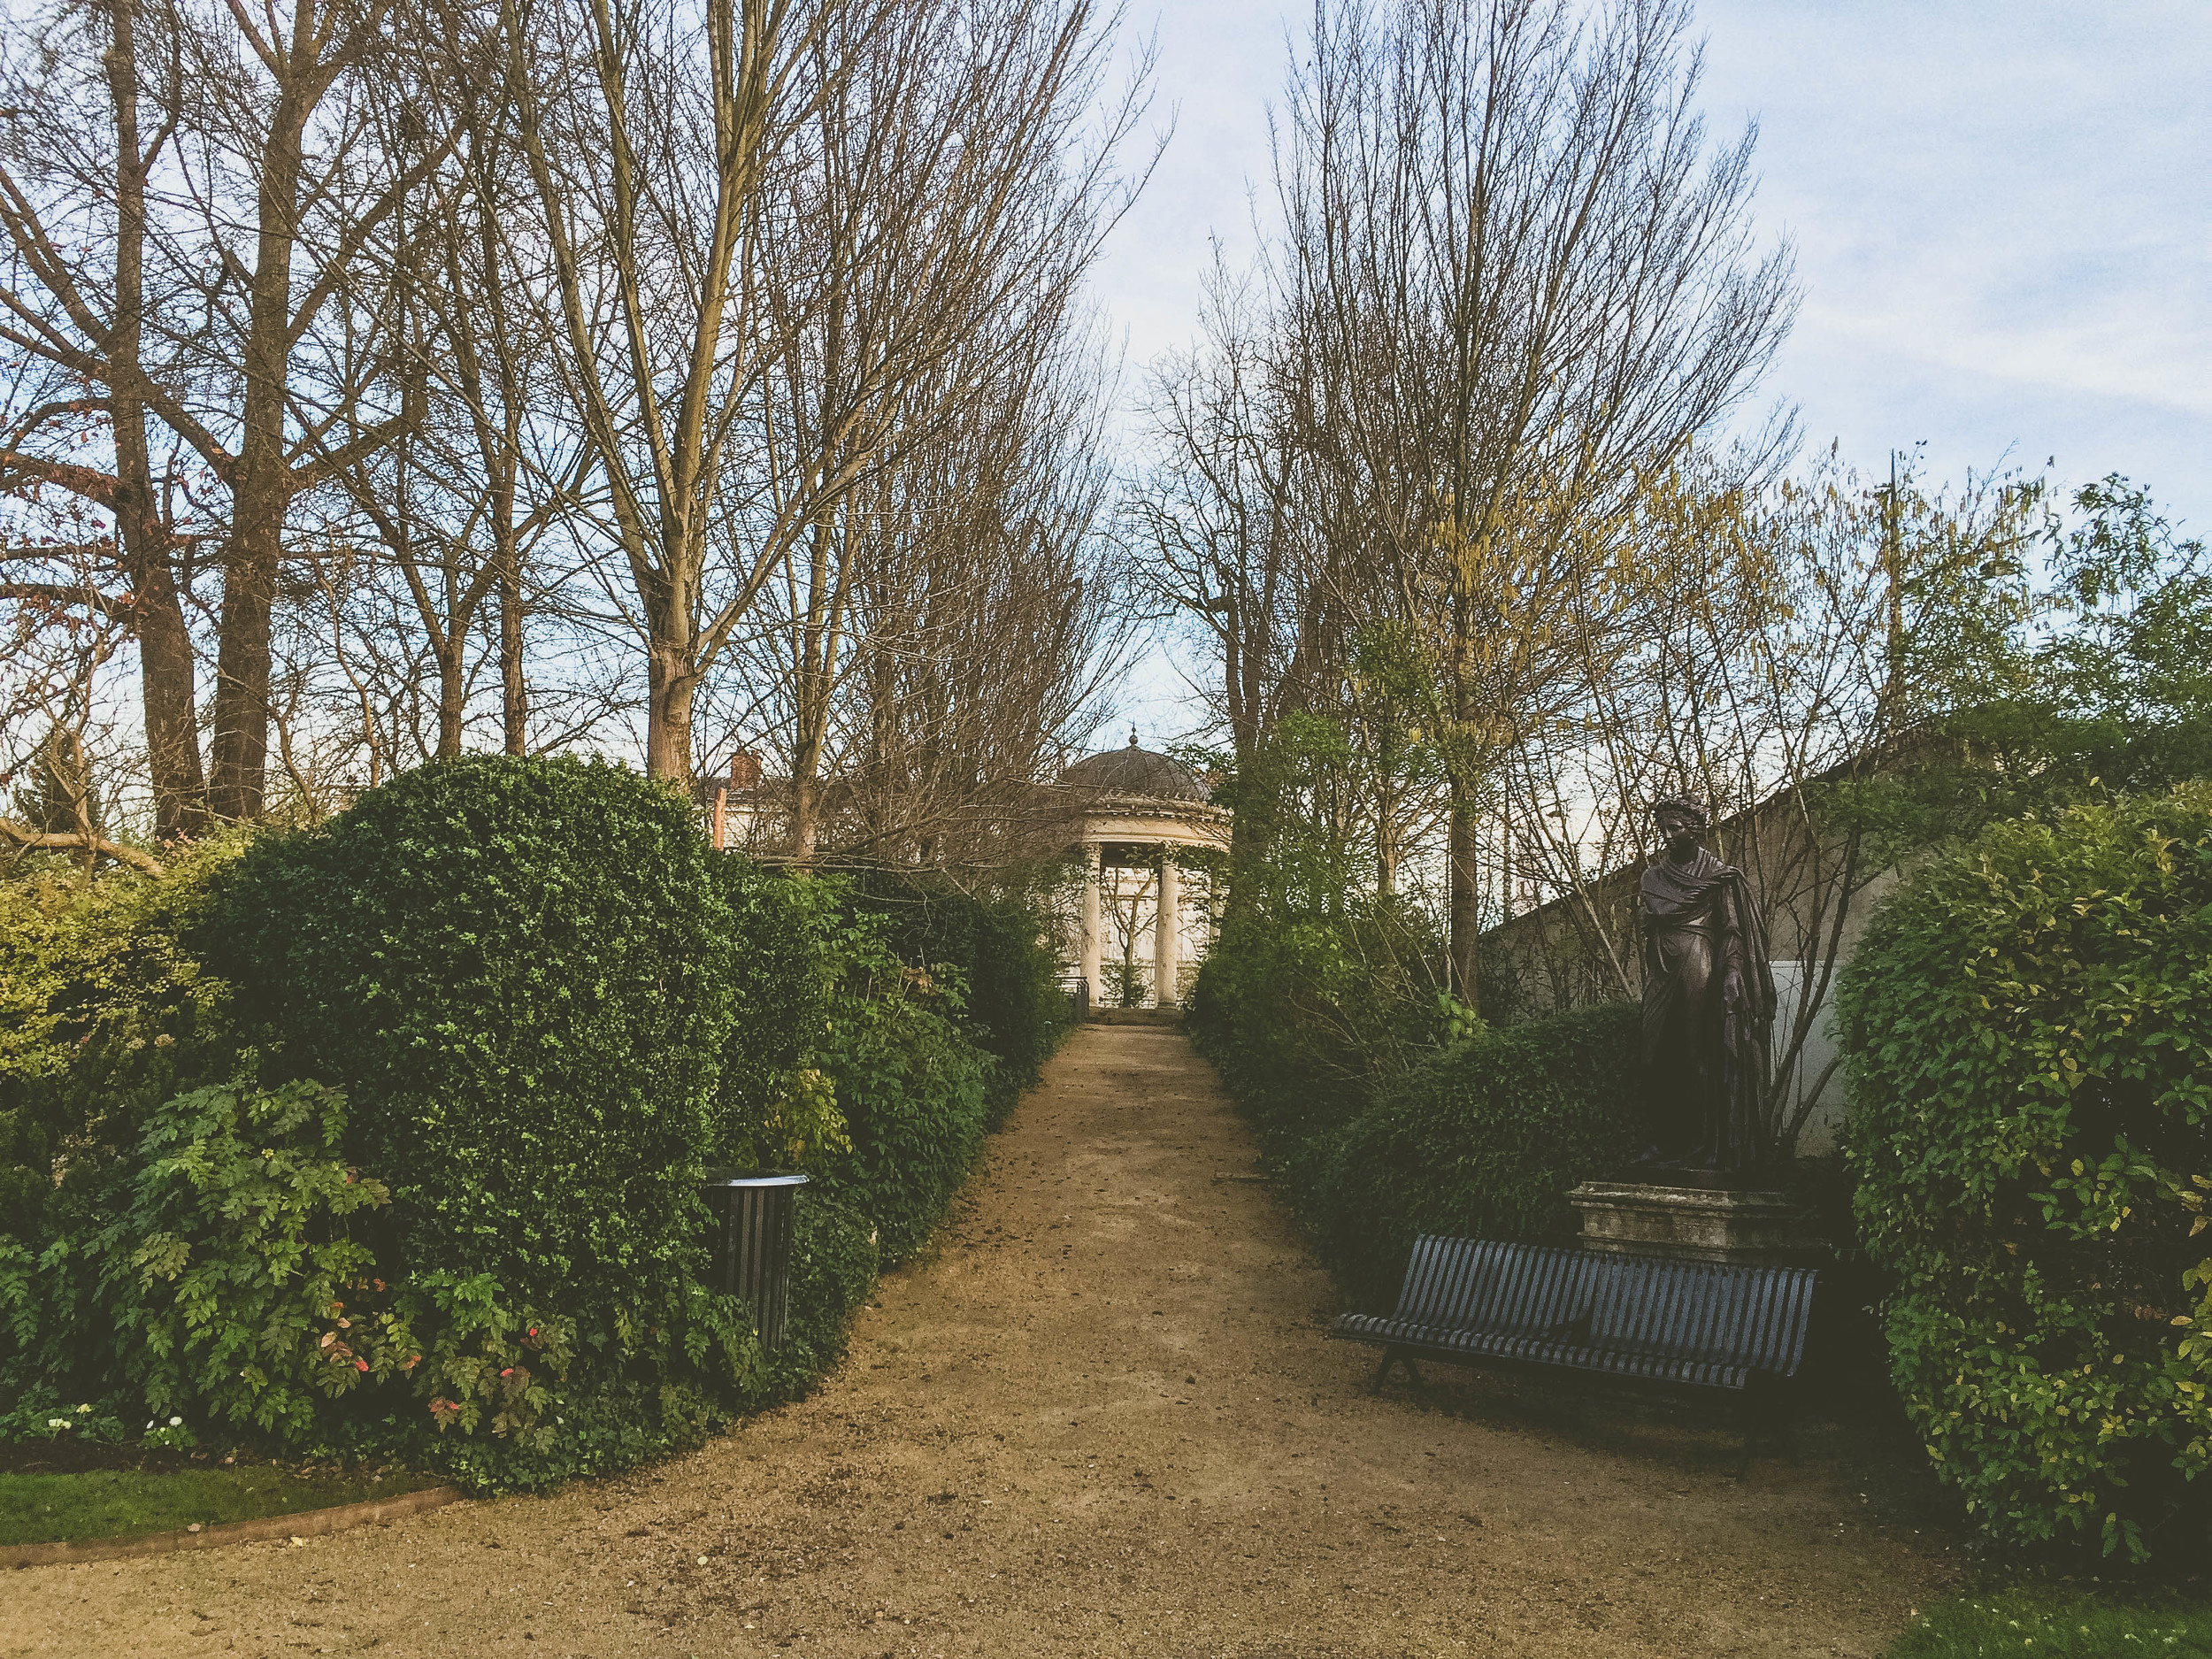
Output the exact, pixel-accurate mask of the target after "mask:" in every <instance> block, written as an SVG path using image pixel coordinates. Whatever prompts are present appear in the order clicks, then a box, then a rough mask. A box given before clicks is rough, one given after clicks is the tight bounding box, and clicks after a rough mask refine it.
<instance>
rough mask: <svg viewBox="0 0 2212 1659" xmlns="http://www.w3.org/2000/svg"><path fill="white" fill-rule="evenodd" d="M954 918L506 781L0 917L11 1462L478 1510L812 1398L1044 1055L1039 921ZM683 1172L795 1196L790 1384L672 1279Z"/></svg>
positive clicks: (683, 1236) (960, 907) (367, 801)
mask: <svg viewBox="0 0 2212 1659" xmlns="http://www.w3.org/2000/svg"><path fill="white" fill-rule="evenodd" d="M941 911H942V914H941V915H940V916H939V918H938V919H937V920H935V921H934V922H933V924H932V926H933V928H934V929H935V930H936V931H935V933H933V934H932V935H930V938H931V940H932V941H933V942H931V943H930V944H929V947H928V949H929V952H930V953H937V954H925V953H924V952H923V951H921V950H919V949H918V950H917V951H916V952H915V954H916V956H918V957H919V958H921V960H920V961H918V962H915V963H906V962H902V961H901V959H900V957H899V956H898V955H897V954H896V952H895V950H894V949H892V939H893V935H894V933H895V931H896V928H895V920H894V919H893V918H890V917H887V915H885V914H883V913H881V912H880V910H879V908H878V909H872V908H870V906H869V905H868V904H867V903H866V902H864V901H862V900H861V899H859V898H857V897H856V895H855V893H854V891H853V887H852V885H851V884H850V883H849V882H848V881H846V880H842V879H810V878H805V877H793V878H786V877H784V876H780V875H776V874H772V873H770V872H765V871H763V870H761V869H760V868H758V867H757V866H755V865H753V864H749V862H748V861H746V860H744V859H742V858H741V857H738V856H716V855H714V854H713V853H711V852H710V850H709V849H707V848H706V846H705V844H704V841H703V837H702V836H701V834H700V833H699V829H698V826H697V825H696V823H695V821H694V814H693V811H692V809H691V806H690V804H689V803H687V801H686V800H685V799H684V798H683V797H682V796H681V795H679V794H677V793H675V792H672V791H671V790H669V789H667V788H665V787H663V786H660V785H657V784H653V783H650V782H648V781H647V780H643V779H641V778H638V777H636V776H635V775H634V774H631V773H628V772H624V771H622V770H621V769H619V768H616V767H610V766H605V765H601V764H587V763H582V762H578V761H573V760H566V759H557V760H516V759H508V758H501V757H480V758H475V759H470V760H464V761H459V762H450V763H442V764H436V765H434V766H431V767H426V768H425V769H423V770H422V771H421V772H416V773H412V774H410V775H408V776H406V777H404V778H402V779H400V780H396V781H395V782H394V783H392V784H390V785H388V786H386V787H383V788H381V789H379V790H376V791H374V792H373V793H371V794H370V795H367V796H365V797H364V798H363V799H362V801H361V802H360V803H357V805H356V806H355V807H354V808H352V809H351V810H349V811H348V812H346V813H344V814H342V815H341V816H340V817H339V818H334V819H333V820H331V821H329V822H328V823H326V824H324V825H321V826H318V827H316V828H314V829H311V830H308V831H304V832H299V833H263V834H261V835H259V836H258V837H257V838H253V844H252V845H251V846H250V848H248V849H246V850H245V851H244V852H243V854H242V856H241V854H240V851H239V845H238V843H237V841H236V840H234V841H227V842H226V843H225V844H224V845H223V846H222V847H220V848H219V849H206V850H205V851H204V852H196V853H194V854H191V855H189V856H187V857H186V858H185V859H183V860H182V861H180V864H179V865H178V866H177V868H176V869H174V870H173V872H171V873H170V874H169V875H168V876H166V877H165V878H163V879H161V880H159V881H156V882H145V881H142V880H140V879H138V878H136V877H118V878H114V879H104V880H103V881H101V882H98V883H96V884H94V887H93V888H92V889H91V890H90V891H89V892H87V891H84V890H81V889H77V888H67V889H65V888H64V887H61V886H59V885H57V884H55V883H52V882H44V883H43V885H41V884H40V883H39V882H25V881H19V882H17V883H16V884H15V885H13V886H12V887H8V888H6V889H4V890H0V955H4V958H5V960H6V961H7V962H8V963H9V964H11V965H12V966H13V967H17V968H19V969H20V972H19V975H18V977H17V978H16V979H13V980H12V981H11V983H10V984H8V985H7V986H6V987H4V991H5V995H7V996H8V998H9V999H10V1001H11V1002H12V1004H15V1005H16V1006H12V1007H11V1009H10V1010H9V1011H10V1012H11V1013H12V1015H17V1016H19V1018H16V1019H15V1020H13V1021H12V1024H11V1026H10V1028H9V1030H8V1031H7V1032H5V1033H0V1107H4V1109H5V1110H4V1113H0V1131H4V1132H5V1134H6V1136H7V1138H8V1139H7V1145H6V1149H7V1150H9V1151H10V1152H11V1153H12V1160H11V1162H10V1164H9V1169H10V1170H12V1175H11V1174H9V1173H8V1171H0V1177H4V1179H0V1192H8V1193H12V1194H14V1206H13V1209H12V1211H11V1213H10V1217H9V1227H10V1229H11V1232H12V1236H11V1235H10V1234H8V1233H0V1437H4V1436H5V1435H7V1434H10V1433H13V1432H49V1431H48V1430H47V1427H46V1425H48V1424H49V1422H50V1419H51V1418H52V1417H56V1416H65V1417H66V1418H67V1420H68V1421H69V1423H71V1424H72V1425H80V1424H81V1425H85V1427H84V1429H83V1431H82V1432H93V1431H94V1428H95V1427H97V1429H98V1432H104V1433H105V1432H113V1433H116V1434H120V1433H123V1432H126V1431H127V1430H128V1429H129V1428H130V1425H132V1424H133V1422H134V1420H135V1419H139V1418H140V1417H142V1414H143V1413H147V1412H154V1413H157V1414H161V1415H163V1416H178V1417H183V1418H185V1419H186V1421H185V1423H184V1424H183V1425H180V1427H178V1428H177V1429H176V1430H174V1431H171V1430H169V1429H166V1428H164V1429H162V1430H160V1431H159V1433H160V1434H161V1435H164V1436H169V1437H171V1438H172V1439H175V1438H178V1437H189V1436H190V1435H192V1434H194V1433H203V1434H204V1433H210V1432H212V1433H215V1434H219V1435H223V1436H227V1437H230V1438H233V1439H236V1438H240V1437H242V1438H244V1439H245V1440H249V1441H252V1442H256V1443H260V1444H265V1445H272V1446H275V1447H280V1448H283V1449H285V1450H287V1451H289V1452H292V1453H295V1454H297V1453H301V1452H313V1453H337V1454H349V1453H357V1454H371V1453H373V1454H375V1455H380V1456H391V1455H398V1456H401V1457H403V1458H405V1459H407V1460H408V1461H410V1462H412V1463H416V1464H418V1465H419V1466H426V1467H433V1466H434V1467H442V1468H443V1469H445V1470H447V1471H449V1472H450V1473H451V1474H453V1475H454V1476H455V1477H456V1478H457V1479H462V1480H464V1481H465V1482H467V1483H469V1484H470V1485H472V1486H475V1487H477V1488H479V1489H485V1490H501V1489H515V1488H530V1487H541V1486H546V1485H548V1484H550V1483H552V1482H555V1481H557V1480H559V1479H565V1478H566V1477H569V1476H572V1475H576V1474H588V1473H593V1472H598V1471H609V1470H612V1469H616V1468H619V1467H622V1466H624V1465H625V1464H626V1463H634V1462H635V1461H636V1460H637V1459H639V1458H640V1457H643V1456H648V1455H654V1454H656V1453H657V1452H660V1451H664V1450H666V1449H668V1448H672V1447H677V1446H681V1445H684V1444H687V1443H690V1442H693V1441H695V1440H696V1439H697V1438H698V1437H699V1436H701V1435H703V1434H704V1433H705V1432H709V1431H710V1429H711V1428H712V1427H713V1426H714V1425H716V1424H718V1423H719V1422H722V1421H725V1420H726V1419H727V1418H729V1417H731V1416H733V1415H734V1414H736V1413H739V1412H741V1411H744V1410H748V1409H755V1408H757V1407H758V1406H760V1405H762V1404H764V1403H766V1402H770V1401H772V1400H777V1399H782V1398H787V1397H789V1396H790V1395H792V1394H795V1393H797V1392H799V1391H802V1390H803V1389H804V1388H805V1387H807V1386H810V1383H811V1381H812V1379H814V1378H815V1377H816V1376H818V1374H819V1372H820V1371H821V1370H822V1369H823V1368H824V1367H825V1366H826V1365H828V1364H829V1363H833V1361H834V1359H835V1357H836V1356H838V1355H839V1354H840V1353H841V1351H842V1348H843V1345H844V1341H845V1336H846V1333H847V1330H848V1328H849V1321H850V1318H851V1316H852V1314H853V1311H854V1310H855V1309H856V1307H857V1306H858V1305H859V1304H860V1302H862V1301H864V1299H865V1297H866V1296H867V1295H868V1294H870V1291H871V1289H872V1286H873V1285H874V1283H875V1279H876V1274H877V1272H878V1271H879V1266H880V1265H881V1264H882V1263H885V1262H887V1261H896V1260H900V1259H902V1258H904V1257H906V1256H910V1255H911V1254H912V1253H913V1252H914V1251H915V1250H917V1249H918V1248H920V1246H921V1245H922V1243H923V1242H924V1241H925V1240H926V1237H927V1235H928V1233H929V1232H930V1230H931V1229H932V1228H933V1226H934V1225H935V1224H936V1222H937V1220H938V1219H939V1218H940V1217H941V1215H942V1213H943V1210H944V1209H945V1206H946V1205H947V1203H948V1202H949V1200H950V1198H951V1195H952V1194H953V1192H954V1191H955V1190H956V1187H957V1186H958V1184H959V1182H960V1180H961V1179H962V1178H963V1177H964V1174H965V1172H966V1171H967V1170H968V1169H969V1168H970V1166H971V1164H972V1161H973V1158H974V1156H975V1153H976V1150H977V1148H978V1146H979V1143H980V1141H981V1139H982V1136H983V1134H984V1133H985V1127H986V1124H987V1121H988V1120H989V1118H990V1116H991V1108H992V1103H993V1102H992V1089H993V1087H994V1085H995V1084H996V1085H998V1086H999V1087H1001V1088H1003V1087H1005V1084H1006V1081H1007V1079H1010V1078H1012V1077H1016V1076H1020V1077H1027V1076H1031V1075H1033V1071H1034V1068H1035V1064H1036V1062H1037V1060H1038V1059H1039V1058H1041V1054H1042V1053H1043V1052H1044V1051H1046V1050H1047V1049H1048V1048H1049V1044H1050V1041H1052V1038H1053V1036H1054V1035H1055V1034H1056V1025H1054V1023H1053V1020H1052V1018H1051V1015H1052V1013H1053V1008H1052V1002H1053V1001H1054V1000H1056V994H1055V992H1054V990H1053V987H1052V980H1053V979H1054V978H1055V977H1056V972H1055V970H1056V964H1052V963H1051V962H1050V960H1049V958H1048V957H1046V956H1044V954H1043V953H1042V952H1041V950H1040V949H1038V947H1037V942H1036V937H1035V935H1036V926H1035V919H1034V917H1033V914H1028V915H1027V916H1026V918H1025V912H1024V910H1023V908H1022V907H1021V906H1020V905H1019V904H1018V903H1016V902H1011V901H1009V902H1001V903H995V904H980V903H977V902H973V901H957V900H949V901H946V902H945V903H944V905H943V906H942V907H941ZM943 914H949V915H950V916H952V917H953V918H956V919H957V920H958V928H957V929H956V930H954V934H953V937H952V938H951V940H950V943H948V942H947V938H946V935H947V932H948V929H947V925H946V923H945V922H944V920H943ZM911 942H912V941H910V943H911ZM953 955H957V956H958V957H959V960H958V961H957V962H949V961H948V957H949V956H953ZM925 964H926V965H925ZM971 986H981V987H983V993H982V995H980V996H979V997H977V998H974V999H972V1000H971V999H969V998H966V997H964V995H963V993H964V990H966V989H967V987H971ZM978 1010H980V1011H978ZM985 1039H988V1040H990V1041H992V1042H993V1043H995V1048H987V1047H985V1046H983V1040H985ZM9 1114H12V1115H9ZM63 1149H65V1151H66V1156H57V1155H58V1153H59V1152H60V1151H62V1150H63ZM710 1163H711V1164H723V1163H745V1164H753V1165H756V1166H760V1165H766V1164H782V1165H787V1166H795V1167H801V1168H804V1169H806V1170H808V1171H809V1172H810V1173H811V1174H813V1175H814V1176H815V1178H816V1186H815V1187H812V1188H810V1190H808V1191H807V1192H806V1193H805V1194H803V1196H802V1198H801V1201H800V1208H799V1219H798V1237H797V1240H796V1242H795V1252H794V1259H793V1279H792V1285H791V1301H790V1319H789V1325H788V1329H789V1332H790V1340H788V1341H787V1344H786V1345H785V1346H784V1347H783V1348H781V1349H780V1351H779V1352H778V1353H776V1354H774V1355H767V1354H764V1353H763V1352H762V1351H761V1349H760V1348H759V1345H758V1343H757V1340H755V1339H754V1338H753V1336H752V1333H751V1331H750V1326H749V1319H748V1318H747V1317H746V1311H745V1310H744V1309H743V1307H742V1305H741V1304H740V1303H738V1302H734V1301H733V1300H731V1299H729V1298H726V1297H722V1296H719V1295H717V1294H713V1293H711V1292H710V1291H709V1290H707V1289H706V1288H705V1287H704V1286H703V1285H702V1284H701V1283H700V1270H701V1268H702V1267H703V1265H704V1261H705V1250H704V1243H703V1226H702V1223H703V1207H702V1206H701V1204H700V1202H699V1200H698V1196H697V1177H698V1175H699V1173H700V1171H701V1170H702V1169H703V1167H704V1166H705V1165H706V1164H710ZM57 1171H66V1172H67V1177H68V1179H66V1180H65V1181H63V1182H61V1183H60V1184H59V1185H57V1184H56V1181H55V1175H56V1172H57ZM80 1405H93V1406H95V1408H96V1409H94V1410H92V1411H90V1412H80V1411H78V1409H77V1408H78V1406H80ZM63 1432H68V1433H76V1432H80V1430H79V1429H78V1428H76V1427H74V1426H73V1427H71V1428H69V1429H67V1430H65V1431H63Z"/></svg>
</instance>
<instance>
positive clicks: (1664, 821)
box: [1651, 795, 1707, 847]
mask: <svg viewBox="0 0 2212 1659" xmlns="http://www.w3.org/2000/svg"><path fill="white" fill-rule="evenodd" d="M1651 816H1652V818H1653V819H1654V821H1655V822H1656V823H1657V824H1658V826H1659V833H1661V834H1662V835H1663V836H1665V837H1666V839H1667V845H1668V846H1669V847H1676V846H1678V845H1680V844H1681V843H1683V842H1688V843H1689V844H1691V845H1693V846H1694V845H1695V844H1696V841H1697V839H1698V837H1700V836H1701V835H1702V834H1704V833H1705V827H1706V823H1707V818H1706V811H1705V809H1704V807H1703V806H1701V805H1700V804H1699V803H1697V802H1695V801H1693V800H1691V799H1690V797H1689V796H1688V795H1668V796H1667V797H1666V798H1665V799H1663V800H1659V801H1654V802H1653V803H1651Z"/></svg>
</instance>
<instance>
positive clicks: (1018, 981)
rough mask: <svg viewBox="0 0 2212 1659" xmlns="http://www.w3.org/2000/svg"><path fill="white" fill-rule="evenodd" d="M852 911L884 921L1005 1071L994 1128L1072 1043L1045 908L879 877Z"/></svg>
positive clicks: (870, 879) (868, 879)
mask: <svg viewBox="0 0 2212 1659" xmlns="http://www.w3.org/2000/svg"><path fill="white" fill-rule="evenodd" d="M853 902H854V903H855V905H856V907H857V908H858V909H860V910H863V911H867V912H872V913H875V914H879V915H881V916H883V917H885V918H887V922H888V925H889V927H890V933H889V936H888V943H889V945H890V947H891V949H893V950H895V952H896V953H897V954H898V956H900V958H901V959H902V960H903V961H905V962H907V963H910V964H912V965H913V966H914V967H916V968H918V969H919V970H921V971H922V972H924V973H925V974H926V975H928V976H930V977H931V978H933V979H943V980H945V981H947V982H948V983H949V987H950V988H952V989H953V990H954V991H955V993H956V995H957V997H958V999H959V1018H960V1021H961V1023H962V1025H963V1026H964V1029H966V1031H967V1032H968V1033H969V1034H970V1035H971V1036H972V1038H973V1039H974V1040H975V1041H976V1042H977V1043H979V1045H980V1046H981V1047H982V1048H984V1049H985V1051H986V1052H987V1053H988V1054H990V1055H991V1056H992V1057H993V1058H994V1059H995V1060H996V1061H997V1062H998V1064H997V1065H996V1066H995V1068H994V1070H993V1072H992V1077H991V1080H990V1095H991V1126H992V1127H993V1128H996V1127H997V1126H998V1125H999V1123H1000V1122H1002V1120H1003V1119H1004V1118H1005V1115H1006V1114H1007V1112H1009V1111H1010V1110H1012V1108H1013V1104H1014V1102H1016V1101H1017V1100H1018V1099H1020V1098H1021V1095H1022V1093H1023V1091H1025V1089H1027V1088H1029V1087H1031V1086H1032V1085H1033V1084H1034V1083H1035V1082H1036V1080H1037V1075H1038V1073H1039V1071H1041V1070H1042V1069H1043V1066H1044V1063H1045V1062H1046V1061H1047V1060H1048V1059H1050V1058H1051V1057H1052V1054H1053V1051H1054V1050H1055V1049H1056V1048H1058V1047H1059V1046H1060V1043H1061V1042H1062V1041H1063V1040H1064V1038H1065V1037H1066V1035H1067V1033H1068V1028H1069V1022H1070V1018H1071V1010H1070V1009H1069V1006H1068V999H1067V996H1066V994H1065V993H1064V992H1063V991H1062V990H1061V989H1060V983H1059V980H1060V962H1059V958H1058V956H1056V954H1055V953H1054V951H1053V950H1052V949H1051V948H1050V947H1049V946H1048V944H1047V943H1046V942H1045V941H1046V939H1047V937H1048V931H1049V923H1048V918H1047V917H1046V915H1045V913H1044V910H1043V909H1042V907H1041V905H1040V904H1039V903H1038V902H1037V900H1036V898H1035V897H1034V895H1033V894H1031V893H1030V892H1027V891H1025V890H1016V891H1011V892H1008V893H1002V894H999V895H992V896H979V895H974V894H970V893H964V892H961V891H958V890H957V889H954V888H949V887H942V886H941V885H933V884H930V883H926V882H924V881H920V880H918V879H912V878H908V877H903V876H895V875H890V874H886V873H881V872H875V873H871V874H869V875H867V876H865V877H864V878H862V879H859V880H858V881H857V883H856V887H855V889H854V898H853Z"/></svg>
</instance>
